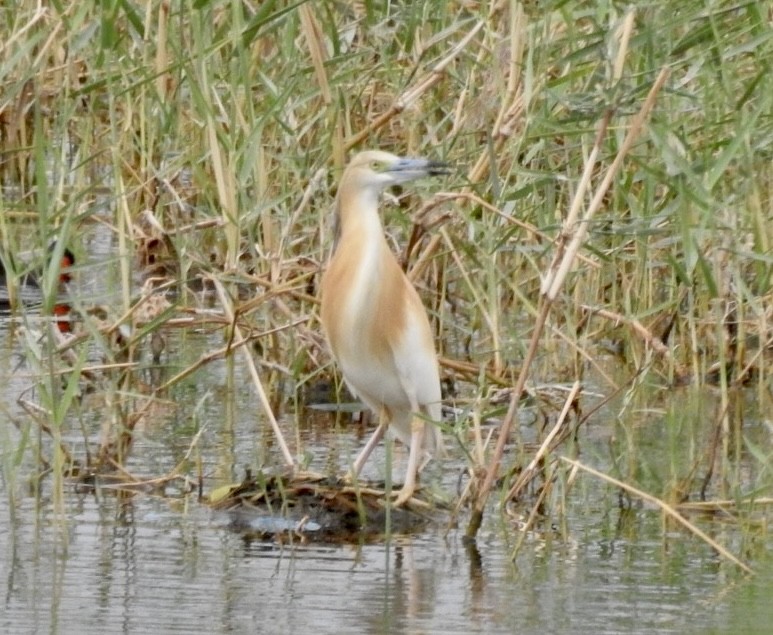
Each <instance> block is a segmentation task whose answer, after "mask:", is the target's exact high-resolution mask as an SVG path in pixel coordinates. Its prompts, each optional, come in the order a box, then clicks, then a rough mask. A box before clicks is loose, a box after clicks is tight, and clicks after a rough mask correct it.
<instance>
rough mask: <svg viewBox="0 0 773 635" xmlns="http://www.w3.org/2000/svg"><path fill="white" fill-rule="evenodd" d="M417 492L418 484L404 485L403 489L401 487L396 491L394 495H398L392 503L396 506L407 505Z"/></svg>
mask: <svg viewBox="0 0 773 635" xmlns="http://www.w3.org/2000/svg"><path fill="white" fill-rule="evenodd" d="M415 493H416V486H415V485H408V484H407V483H406V484H405V485H403V487H402V489H400V490H399V491H398V492H395V493H394V494H393V496H397V498H395V502H394V503H392V505H393V506H394V507H402V506H403V505H405V504H406V503H407V502H408V501H409V500H411V499H412V498H413V495H414V494H415Z"/></svg>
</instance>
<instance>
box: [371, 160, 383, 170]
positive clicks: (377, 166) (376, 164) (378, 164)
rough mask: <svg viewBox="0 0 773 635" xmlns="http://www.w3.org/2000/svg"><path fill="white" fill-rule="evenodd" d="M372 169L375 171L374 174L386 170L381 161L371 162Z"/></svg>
mask: <svg viewBox="0 0 773 635" xmlns="http://www.w3.org/2000/svg"><path fill="white" fill-rule="evenodd" d="M370 169H371V170H373V171H374V172H382V171H383V170H384V166H383V165H382V164H381V162H380V161H371V162H370Z"/></svg>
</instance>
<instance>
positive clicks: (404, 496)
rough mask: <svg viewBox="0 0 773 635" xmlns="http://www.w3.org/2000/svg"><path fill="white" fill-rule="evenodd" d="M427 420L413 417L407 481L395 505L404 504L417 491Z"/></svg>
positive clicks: (406, 472) (406, 474)
mask: <svg viewBox="0 0 773 635" xmlns="http://www.w3.org/2000/svg"><path fill="white" fill-rule="evenodd" d="M424 428H425V421H424V420H423V419H421V418H419V417H417V416H416V415H415V414H414V415H413V416H412V418H411V448H410V451H409V452H408V467H407V468H406V470H405V482H404V483H403V487H402V489H401V490H400V492H399V493H398V495H397V500H395V505H396V506H397V507H399V506H400V505H404V504H405V503H406V502H407V501H408V500H410V499H411V498H412V497H413V493H414V492H415V491H416V475H417V474H418V473H419V468H420V466H419V458H420V454H421V452H422V448H423V447H424Z"/></svg>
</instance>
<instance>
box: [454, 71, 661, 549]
mask: <svg viewBox="0 0 773 635" xmlns="http://www.w3.org/2000/svg"><path fill="white" fill-rule="evenodd" d="M668 74H669V72H668V69H667V68H665V67H664V68H663V69H661V71H660V73H659V75H658V77H657V78H656V80H655V83H654V84H653V85H652V88H651V89H650V91H649V93H648V95H647V98H646V100H645V101H644V104H643V105H642V107H641V109H640V110H639V112H638V114H637V115H636V117H634V119H633V121H632V122H631V127H630V128H629V130H628V134H627V135H626V137H625V140H624V141H623V144H622V146H621V147H620V150H619V151H618V153H617V156H616V157H615V159H614V161H613V162H612V164H611V165H610V166H609V169H608V170H607V172H606V174H605V175H604V178H603V180H602V181H601V184H600V185H599V187H598V188H597V190H596V193H595V194H594V196H593V198H592V199H591V202H590V204H589V205H588V208H587V210H586V212H585V215H584V216H583V218H582V221H580V222H577V217H578V216H579V210H580V207H581V203H582V200H583V198H584V196H585V191H586V190H587V188H588V186H589V184H590V178H591V175H592V173H593V169H594V166H595V163H596V158H597V156H598V154H599V151H600V148H601V144H602V142H603V139H604V136H605V134H606V130H607V127H608V125H609V121H610V119H611V116H612V112H611V111H607V113H606V114H605V115H604V117H603V118H602V120H601V122H600V123H599V129H598V133H597V135H596V141H595V143H594V145H593V150H592V151H591V154H590V156H589V157H588V161H587V163H586V166H585V170H584V172H583V175H582V177H581V179H580V184H579V186H578V189H577V192H576V194H575V197H574V200H573V202H572V206H571V208H570V212H569V215H568V216H567V218H566V221H565V222H564V225H563V228H562V230H561V234H560V235H559V236H558V239H557V242H556V248H555V257H554V259H553V262H552V263H551V265H550V268H549V270H548V273H547V275H546V276H545V278H544V280H543V282H542V285H541V287H542V288H541V290H540V294H541V295H540V310H539V314H538V316H537V320H536V323H535V326H534V331H533V332H532V337H531V340H530V342H529V348H528V350H527V352H526V357H525V358H524V361H523V365H522V366H521V372H520V373H519V375H518V379H517V381H516V383H515V387H514V388H513V394H512V397H511V399H510V405H509V407H508V409H507V414H506V415H505V419H504V421H503V422H502V428H501V429H500V432H499V437H498V439H497V444H496V447H495V448H494V454H493V456H492V457H491V460H490V462H489V464H488V466H487V468H486V472H485V477H484V479H483V483H482V484H481V486H480V488H478V490H477V496H476V498H475V501H474V504H473V513H472V515H471V517H470V522H469V524H468V526H467V532H466V536H467V538H468V539H472V538H474V537H475V536H476V535H477V533H478V529H480V526H481V523H482V522H483V509H484V507H485V505H486V501H487V500H488V496H489V493H490V491H491V487H492V486H493V484H494V481H495V479H496V477H497V474H498V473H499V466H500V464H501V462H502V456H503V454H504V450H505V444H506V443H507V440H508V438H509V436H510V429H511V428H512V426H513V422H514V421H515V418H516V414H517V412H518V403H519V401H520V398H521V393H522V392H523V388H524V386H525V384H526V377H527V376H528V373H529V369H530V368H531V364H532V361H533V360H534V357H535V355H536V352H537V346H538V344H539V340H540V338H541V336H542V331H543V329H544V327H545V323H546V321H547V317H548V314H549V313H550V310H551V308H552V307H553V304H554V302H555V299H556V297H557V296H558V292H559V291H560V289H561V287H562V285H563V283H564V280H565V279H566V276H567V274H568V273H569V269H570V268H571V266H572V263H573V262H574V259H575V256H576V255H577V252H578V251H579V249H580V247H581V246H582V244H583V242H584V240H585V236H586V234H587V231H588V225H589V223H590V221H591V219H592V218H593V215H594V214H595V212H596V210H598V208H599V207H600V206H601V203H602V201H603V198H604V196H605V195H606V192H607V190H608V189H609V186H610V185H611V184H612V180H613V179H614V177H615V176H616V175H617V173H618V171H619V170H620V167H621V166H622V164H623V160H624V159H625V157H626V155H627V154H628V152H629V151H630V149H631V147H632V146H633V143H634V142H635V141H636V139H637V138H638V137H639V134H640V133H641V131H642V128H643V126H644V122H645V121H646V120H647V118H648V117H649V114H650V112H651V111H652V108H653V107H654V105H655V99H656V97H657V95H658V93H659V92H660V89H661V88H662V87H663V84H664V83H665V81H666V79H667V78H668ZM567 243H568V244H567Z"/></svg>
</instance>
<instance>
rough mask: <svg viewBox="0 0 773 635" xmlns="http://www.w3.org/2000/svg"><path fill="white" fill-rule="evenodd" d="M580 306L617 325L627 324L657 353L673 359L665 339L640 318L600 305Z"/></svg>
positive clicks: (670, 359)
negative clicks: (653, 331)
mask: <svg viewBox="0 0 773 635" xmlns="http://www.w3.org/2000/svg"><path fill="white" fill-rule="evenodd" d="M580 308H581V309H582V310H583V311H587V312H589V313H592V314H593V315H598V316H599V317H602V318H605V319H607V320H611V321H612V322H614V323H615V325H616V326H617V325H619V324H625V325H627V326H629V327H630V328H631V330H632V331H633V332H634V333H636V334H637V335H639V336H640V337H641V338H642V339H643V340H644V341H645V343H646V344H647V345H648V346H650V347H651V348H652V350H653V351H655V353H657V354H658V355H661V356H663V357H665V358H666V359H668V360H669V361H673V359H672V356H671V350H670V349H669V348H668V346H666V345H665V344H664V343H663V340H661V339H660V337H658V336H657V335H655V334H654V333H652V331H650V330H649V329H648V328H647V327H646V326H644V325H643V324H642V323H641V322H639V320H637V319H636V318H628V317H625V316H624V315H621V314H620V313H615V312H614V311H609V310H608V309H601V308H599V307H592V306H589V305H587V304H581V305H580Z"/></svg>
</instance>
